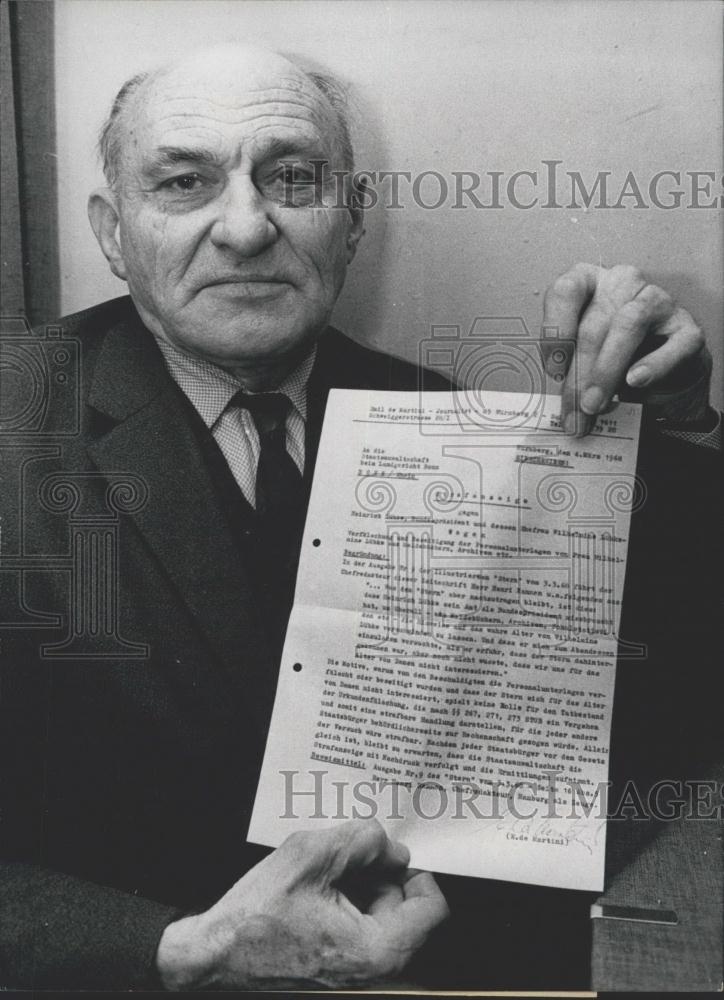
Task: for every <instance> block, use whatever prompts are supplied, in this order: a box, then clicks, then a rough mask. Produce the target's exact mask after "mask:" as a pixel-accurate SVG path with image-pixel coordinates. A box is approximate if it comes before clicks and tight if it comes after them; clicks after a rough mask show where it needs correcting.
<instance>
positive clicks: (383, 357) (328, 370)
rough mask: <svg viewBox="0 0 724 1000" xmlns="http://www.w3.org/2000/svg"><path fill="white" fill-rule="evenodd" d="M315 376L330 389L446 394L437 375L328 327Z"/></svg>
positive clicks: (446, 384)
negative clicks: (366, 345) (421, 391)
mask: <svg viewBox="0 0 724 1000" xmlns="http://www.w3.org/2000/svg"><path fill="white" fill-rule="evenodd" d="M317 358H318V368H319V375H320V376H321V377H322V379H323V380H324V382H326V383H327V384H328V385H329V387H330V388H335V389H388V390H408V391H409V390H423V389H424V390H438V391H445V390H447V391H450V389H451V388H452V386H451V384H450V382H448V380H447V379H446V378H445V377H444V376H443V375H440V374H438V373H437V372H433V371H431V370H430V369H428V368H422V367H421V366H419V365H416V364H413V363H412V362H410V361H405V360H404V359H403V358H398V357H395V356H394V355H392V354H385V353H383V352H381V351H375V350H372V349H371V348H369V347H363V346H362V344H358V343H357V342H356V341H354V340H351V339H350V338H349V337H347V336H346V335H345V334H343V333H341V332H340V331H339V330H336V329H335V328H334V327H329V328H328V330H327V331H326V332H325V334H324V335H323V337H322V338H321V340H320V342H319V351H318V355H317Z"/></svg>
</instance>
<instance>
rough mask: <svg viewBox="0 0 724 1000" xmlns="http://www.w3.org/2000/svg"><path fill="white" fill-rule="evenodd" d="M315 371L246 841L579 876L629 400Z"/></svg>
mask: <svg viewBox="0 0 724 1000" xmlns="http://www.w3.org/2000/svg"><path fill="white" fill-rule="evenodd" d="M559 409H560V399H559V398H558V397H555V396H532V397H529V396H524V395H519V394H514V393H496V392H482V393H480V392H477V393H475V394H471V393H467V392H464V391H460V392H455V393H447V392H442V393H441V392H428V393H421V394H415V393H405V392H367V391H362V390H354V391H352V390H334V391H333V392H332V393H331V394H330V397H329V401H328V404H327V411H326V416H325V422H324V430H323V434H322V439H321V443H320V450H319V455H318V458H317V465H316V470H315V476H314V484H313V488H312V495H311V501H310V507H309V513H308V516H307V523H306V528H305V533H304V540H303V544H302V554H301V560H300V566H299V573H298V577H297V587H296V594H295V604H294V610H293V612H292V615H291V619H290V623H289V628H288V631H287V636H286V643H285V647H284V654H283V657H282V664H281V671H280V676H279V684H278V688H277V695H276V701H275V705H274V712H273V717H272V720H271V728H270V732H269V737H268V741H267V746H266V752H265V756H264V763H263V767H262V772H261V776H260V781H259V787H258V790H257V796H256V802H255V806H254V811H253V816H252V821H251V825H250V829H249V840H251V841H254V842H256V843H261V844H266V845H269V846H278V845H279V844H280V843H281V842H282V841H283V840H284V839H285V837H286V836H287V835H288V834H290V833H292V832H293V831H295V830H297V829H315V828H321V827H323V826H329V825H330V824H332V823H337V822H340V821H342V820H345V819H350V818H353V817H363V818H366V817H368V816H372V815H374V816H376V818H377V819H379V820H380V822H381V823H382V824H383V825H384V827H385V828H386V829H387V831H388V833H389V834H390V835H391V836H393V837H396V838H398V839H400V840H402V841H403V842H404V843H406V844H407V845H408V847H409V848H410V851H411V864H412V866H413V867H416V868H423V869H429V870H432V871H437V872H449V873H452V874H458V875H469V876H479V877H484V878H494V879H504V880H510V881H515V882H528V883H533V884H538V885H549V886H560V887H563V888H577V889H586V890H591V891H598V890H601V889H602V888H603V866H604V850H605V818H604V817H605V806H606V798H605V782H606V780H607V776H608V752H609V732H610V721H611V705H612V700H613V688H614V676H615V664H616V650H617V634H618V628H619V621H620V611H621V598H622V593H623V583H624V573H625V567H626V551H627V545H628V533H629V522H630V513H631V509H632V506H633V505H635V504H637V503H640V502H642V500H643V496H642V494H641V490H640V486H639V483H638V482H637V480H636V479H635V468H636V453H637V448H638V435H639V423H640V407H638V406H637V405H635V404H629V403H621V404H619V406H618V407H617V409H616V410H615V411H614V412H612V413H611V414H608V415H605V416H601V417H599V418H598V420H597V422H596V426H595V428H594V430H593V432H592V433H591V434H589V435H588V436H587V437H585V438H583V439H579V440H576V439H572V438H570V437H567V436H565V435H564V434H563V433H562V431H561V428H560V424H559V420H558V413H559Z"/></svg>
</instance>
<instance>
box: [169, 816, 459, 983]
mask: <svg viewBox="0 0 724 1000" xmlns="http://www.w3.org/2000/svg"><path fill="white" fill-rule="evenodd" d="M408 861H409V852H408V850H407V848H406V847H404V846H403V845H402V844H400V843H398V842H396V841H392V840H389V838H388V837H387V835H386V834H385V832H384V830H383V829H382V827H381V826H380V824H379V823H378V822H377V821H376V820H366V821H362V820H352V821H350V822H348V823H344V824H341V825H339V826H335V827H332V828H329V829H326V830H323V831H320V832H316V831H315V832H314V833H311V832H305V833H295V834H292V835H291V836H290V837H288V838H287V839H286V840H285V841H284V843H283V844H282V845H281V847H279V848H278V849H277V850H276V851H274V852H273V854H270V855H269V857H267V858H265V859H264V861H262V862H261V863H260V864H258V865H256V866H255V867H254V868H252V869H251V870H250V871H249V872H247V874H246V875H244V877H243V878H241V879H240V880H239V881H238V882H237V883H236V885H234V886H233V888H232V889H231V890H230V891H229V892H227V893H226V895H225V896H223V897H222V898H221V899H220V900H219V901H218V903H215V904H214V906H212V907H211V908H210V909H209V910H207V911H206V912H204V913H200V914H198V915H196V916H190V917H184V918H183V919H182V920H179V921H177V922H175V923H173V924H170V925H169V926H168V927H167V928H166V930H165V931H164V934H163V936H162V938H161V942H160V944H159V947H158V952H157V955H156V966H157V969H158V973H159V975H160V978H161V982H162V983H163V985H164V986H165V987H166V988H167V989H170V990H193V989H204V988H211V989H253V988H256V989H263V988H267V989H273V988H285V987H286V988H290V987H293V986H306V987H310V986H325V987H330V986H361V985H364V984H368V983H374V982H375V980H377V981H379V980H381V979H385V978H389V977H391V976H394V975H396V974H398V973H399V972H401V971H402V969H403V968H404V967H405V965H406V964H407V962H408V961H409V959H410V958H411V957H412V955H413V954H414V952H416V951H417V949H418V948H419V947H420V946H421V945H422V944H423V942H424V941H425V939H426V938H427V936H428V934H429V933H430V932H431V931H432V930H433V928H434V927H435V926H436V925H437V924H439V923H440V922H441V921H442V920H444V919H445V918H446V916H447V914H448V909H447V904H446V903H445V900H444V898H443V895H442V893H441V892H440V890H439V889H438V887H437V884H436V883H435V880H434V878H433V877H432V875H430V874H429V873H428V872H417V871H413V870H411V869H408V868H407V864H408ZM353 899H354V900H355V902H353V901H352V900H353Z"/></svg>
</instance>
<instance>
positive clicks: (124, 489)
mask: <svg viewBox="0 0 724 1000" xmlns="http://www.w3.org/2000/svg"><path fill="white" fill-rule="evenodd" d="M62 328H63V331H64V333H63V336H64V338H65V341H66V343H65V345H64V344H63V343H62V341H57V340H54V339H53V338H52V336H51V338H50V339H46V340H44V341H37V342H36V341H33V342H31V344H30V346H29V347H26V351H25V357H26V360H27V357H30V358H31V362H32V359H33V358H35V362H36V365H35V368H33V366H32V364H30V369H29V370H31V374H33V373H35V375H36V377H37V378H40V377H41V376H42V377H43V378H45V379H46V380H47V385H46V386H45V390H44V391H45V395H46V396H47V399H46V402H45V404H44V408H43V406H41V408H40V409H38V408H37V407H36V409H35V410H33V409H32V407H31V408H30V409H27V408H26V409H24V406H25V405H26V404H22V403H18V404H17V405H15V406H14V407H13V405H11V407H10V410H9V412H10V413H11V414H15V413H18V414H20V415H21V417H20V418H18V420H16V421H14V422H13V420H11V421H10V423H9V425H8V427H9V432H8V433H7V434H6V435H5V441H6V444H8V445H9V447H8V448H7V449H6V458H5V471H4V489H5V495H6V498H8V499H9V500H10V501H11V503H10V504H9V507H10V508H11V510H10V513H9V516H6V523H5V528H4V556H5V564H4V571H3V572H2V573H1V574H0V579H1V581H2V585H3V593H4V606H3V614H2V619H0V620H1V621H2V622H3V623H4V624H5V626H6V627H5V628H4V629H3V679H2V685H3V686H2V711H3V721H2V729H1V730H0V737H1V739H2V747H1V754H0V759H2V761H3V769H4V770H5V772H6V773H5V775H4V779H3V781H4V785H3V787H4V791H3V797H4V807H3V829H2V857H3V858H4V863H3V865H2V868H1V872H0V874H1V878H2V883H1V885H2V905H3V914H2V918H1V919H0V924H1V926H2V931H0V968H1V969H2V975H1V976H0V982H2V984H3V985H5V986H25V987H39V988H42V987H46V988H47V987H71V988H80V987H83V988H88V987H93V986H100V987H105V988H119V989H126V988H134V987H143V986H147V985H149V984H152V982H153V979H152V976H150V973H149V970H151V969H152V965H153V957H154V954H155V950H156V947H157V943H158V940H159V937H160V935H161V933H162V931H163V929H164V927H165V926H166V925H167V923H168V922H169V921H171V920H172V919H174V918H175V917H176V916H178V915H180V914H181V913H183V912H189V911H192V910H200V909H202V908H205V907H207V906H208V905H210V904H211V903H212V902H213V901H215V900H216V899H217V898H218V897H219V896H220V895H221V894H222V893H223V892H224V891H226V890H227V889H228V888H229V887H230V885H231V884H232V883H233V882H234V881H235V880H236V879H238V878H239V877H240V876H241V875H242V874H243V873H244V872H245V871H246V870H248V868H249V867H251V866H252V865H253V864H255V863H256V862H257V861H258V860H260V858H261V857H262V856H263V855H264V854H265V853H266V850H265V849H262V848H259V847H256V846H254V845H251V844H248V843H246V833H247V827H248V822H249V816H250V811H251V806H252V803H253V798H254V793H255V789H256V783H257V778H258V774H259V769H260V764H261V755H262V752H263V748H264V741H265V735H266V730H267V726H268V720H269V716H270V712H271V705H272V700H273V693H274V687H275V681H276V670H277V658H278V655H279V649H280V645H281V638H282V637H283V628H284V621H283V617H284V616H283V614H281V616H280V617H278V618H277V619H276V620H275V619H274V612H273V608H274V607H275V606H276V607H281V608H284V607H285V606H286V605H285V602H286V601H287V600H288V595H289V587H290V583H289V580H288V579H286V580H284V579H282V577H283V575H284V574H283V573H282V574H281V575H280V584H279V587H280V593H279V595H278V597H279V601H277V602H275V600H274V597H275V595H274V593H272V594H269V593H267V594H266V595H265V596H263V595H260V586H259V571H260V565H261V562H260V560H263V552H262V553H260V552H259V550H258V540H256V539H255V537H254V530H253V517H252V516H251V511H250V510H248V509H246V505H245V504H244V502H243V500H242V499H241V497H240V494H237V495H235V496H234V497H233V499H232V493H233V491H234V486H233V483H232V482H231V481H230V478H229V476H230V474H229V473H228V470H227V469H226V467H225V464H224V463H223V460H222V459H221V457H220V452H219V451H218V448H217V447H216V445H215V443H214V442H213V439H212V437H211V435H210V434H209V433H208V431H206V429H205V428H204V427H203V425H202V424H201V422H200V420H199V419H198V417H197V415H196V414H195V411H193V408H192V407H191V406H190V404H189V403H188V401H187V400H186V398H185V397H184V396H183V394H182V393H181V392H180V390H179V389H178V388H177V386H176V385H175V383H174V382H173V380H172V379H171V378H170V377H169V375H168V373H167V372H166V369H165V367H164V364H163V361H162V358H161V355H160V353H159V351H158V348H157V347H156V345H155V342H154V341H153V338H152V337H151V335H150V334H149V332H148V331H147V330H146V329H145V328H144V327H143V325H142V323H141V322H140V319H139V318H138V315H137V313H136V311H135V309H134V308H133V306H132V304H131V302H130V300H129V299H128V298H122V299H117V300H114V301H112V302H108V303H105V304H103V305H101V306H98V307H95V308H93V309H90V310H88V311H86V312H83V313H80V314H77V315H75V316H72V317H70V318H68V319H66V320H65V321H62ZM76 344H77V345H78V346H77V350H78V352H79V366H78V369H77V381H74V379H75V377H76V376H75V369H74V367H73V366H74V358H75V354H74V352H75V350H76V347H75V345H76ZM59 345H60V348H59ZM58 349H60V350H61V354H60V355H58V354H57V351H58ZM63 350H65V351H66V353H65V354H63V353H62V352H63ZM21 353H22V352H21ZM68 357H69V360H68ZM11 368H12V366H11ZM61 370H62V372H64V373H65V375H66V378H65V380H63V379H60V380H59V379H58V378H57V375H58V374H59V372H61ZM38 371H40V373H41V375H37V372H38ZM15 374H16V375H17V372H16V373H15ZM426 379H427V381H426V385H427V387H429V388H444V387H445V385H446V383H445V382H444V381H443V380H442V379H440V378H436V377H435V376H430V375H427V376H426ZM8 381H9V384H10V387H11V390H12V389H13V388H15V389H18V390H19V391H21V392H23V393H24V394H25V396H26V397H27V383H26V382H23V377H21V376H20V375H17V378H15V381H13V372H12V371H11V375H10V378H9V380H8ZM417 385H418V372H417V370H416V369H415V368H414V367H413V366H411V365H408V364H406V363H404V362H401V361H398V360H396V359H392V358H390V357H387V356H384V355H381V354H377V353H374V352H372V351H369V350H367V349H364V348H362V347H360V346H359V345H357V344H355V343H353V342H352V341H350V340H348V339H347V338H345V337H343V336H342V334H340V333H339V332H337V331H334V330H329V331H328V332H327V333H326V334H325V335H324V337H323V338H322V340H321V342H320V345H319V351H318V357H317V361H316V363H315V367H314V371H313V373H312V376H311V379H310V384H309V412H308V421H307V456H308V460H307V478H308V479H309V478H310V477H311V473H312V471H313V466H314V457H315V453H316V447H317V443H318V439H319V432H320V429H321V422H322V418H323V413H324V406H325V400H326V396H327V392H328V390H329V388H330V387H332V386H336V387H341V388H373V389H392V388H394V389H410V390H413V389H416V388H417ZM68 386H70V389H68ZM76 402H77V409H74V406H75V403H76ZM26 403H27V399H26ZM36 411H37V412H36ZM23 414H25V416H23ZM28 414H30V415H29V416H28ZM23 421H24V422H23ZM709 461H710V460H709V456H708V455H706V454H702V453H697V450H696V449H691V448H690V447H680V446H677V445H676V444H674V443H671V442H668V443H662V442H661V441H659V440H657V439H656V435H655V434H653V433H652V434H650V435H648V438H647V440H646V442H645V454H644V456H643V461H642V465H641V468H640V471H641V469H642V470H643V473H642V474H643V475H644V476H645V477H648V478H647V485H648V487H649V500H648V501H647V504H648V506H647V509H645V510H644V512H642V516H639V515H637V518H638V521H637V522H636V524H635V529H634V539H633V540H632V548H631V566H630V572H629V581H630V585H629V586H628V590H627V599H626V600H627V603H626V605H625V606H626V612H625V618H624V626H623V631H624V634H626V633H627V632H628V635H629V636H630V638H631V639H632V640H633V641H643V642H647V643H648V648H649V653H648V656H647V660H646V661H645V662H644V663H643V664H642V663H639V664H633V665H632V666H631V667H630V670H629V668H628V667H626V666H624V668H623V673H624V675H625V676H623V677H622V678H620V682H619V693H618V695H617V697H618V701H619V704H618V706H617V709H616V713H617V714H616V724H617V727H618V729H619V730H620V732H621V734H622V735H621V738H620V739H619V741H618V747H619V749H620V755H621V756H620V759H619V760H618V762H617V761H614V769H615V768H616V767H619V766H620V767H621V768H622V771H623V774H624V775H628V774H629V772H630V771H631V770H632V768H633V766H634V764H633V761H632V755H633V758H635V767H636V768H637V769H638V772H639V773H642V772H643V773H648V771H651V770H652V769H653V772H655V773H657V774H658V773H659V771H660V769H661V766H662V760H663V761H667V760H669V759H670V760H672V761H675V762H676V766H677V767H680V766H681V764H682V759H683V750H684V748H685V749H686V751H687V752H689V751H692V750H693V752H694V755H695V757H696V755H697V754H698V755H699V756H703V757H704V758H707V757H708V756H709V755H710V750H709V747H708V743H707V738H705V737H708V734H709V733H710V731H711V726H710V719H709V718H707V711H708V709H709V708H710V706H711V699H709V701H708V702H706V703H704V704H700V703H698V702H697V698H694V699H693V701H692V699H691V698H690V695H692V694H693V693H695V692H697V691H698V690H701V687H700V686H699V688H697V687H696V684H699V683H700V679H701V683H704V684H705V683H708V682H707V680H706V679H707V677H708V676H709V672H710V669H711V667H712V664H711V657H712V655H713V654H712V650H713V648H714V646H713V640H712V633H711V627H712V626H711V620H712V619H711V616H710V615H709V610H710V605H711V601H712V594H711V581H710V580H708V579H707V575H706V556H707V551H708V547H709V540H708V535H707V533H708V531H709V525H710V524H711V510H712V506H711V498H710V496H709V495H708V493H707V489H705V488H703V487H702V485H701V484H702V483H706V482H709V481H710V479H711V476H710V469H709V468H708V466H707V462H709ZM647 463H648V464H647ZM224 477H226V479H225V478H224ZM682 486H683V489H682ZM74 560H75V565H76V572H78V567H80V571H81V572H83V566H85V565H88V566H90V565H95V566H98V565H101V564H102V565H104V566H105V576H104V577H103V578H102V579H101V580H100V582H99V580H97V579H89V580H86V584H87V586H86V587H85V591H84V592H87V593H93V594H96V595H97V597H96V598H94V601H95V603H92V604H88V605H87V606H86V607H85V608H84V609H83V613H82V615H81V616H80V618H82V620H80V618H78V615H76V619H77V620H75V621H74V620H70V618H69V614H68V612H69V608H70V607H71V606H72V602H71V595H70V588H71V587H72V586H73V585H74V584H73V576H72V572H71V565H72V564H73V561H74ZM293 562H294V560H293V559H292V565H291V567H290V574H291V579H292V580H293V569H294V566H293ZM267 589H268V588H267ZM683 621H685V622H686V623H687V626H688V630H687V629H684V628H682V627H681V623H682V622H683ZM8 626H9V627H8ZM99 653H100V654H102V655H99ZM684 672H685V676H686V680H685V682H684V678H683V674H684ZM694 682H696V684H695V683H694ZM672 692H673V693H674V694H675V697H674V698H673V702H672ZM697 697H698V695H697ZM704 700H705V701H706V699H704ZM692 705H694V706H697V708H696V711H698V713H699V715H698V722H697V725H696V726H694V727H692V726H690V725H687V724H685V723H687V721H688V720H687V719H686V713H687V712H689V711H691V710H692V708H691V706H692ZM692 733H694V735H693V736H692ZM616 745H617V743H616V741H614V746H616ZM662 754H663V757H662ZM667 766H668V765H667ZM672 766H673V764H672ZM667 776H668V775H667ZM613 842H614V843H615V837H614V841H613ZM633 849H634V851H635V850H637V848H636V847H634V848H633ZM624 853H625V852H624ZM629 853H630V852H629ZM625 863H626V858H623V860H620V859H619V860H617V859H616V858H613V860H612V865H613V866H614V869H615V867H616V865H617V864H618V865H623V864H625ZM442 882H443V885H444V888H445V891H446V893H448V895H449V897H450V899H451V901H452V903H453V909H454V911H455V919H453V921H451V923H450V924H449V925H448V927H447V928H445V929H442V930H441V931H440V932H439V933H438V935H437V936H436V938H437V940H436V942H435V941H433V942H432V944H431V947H430V949H429V950H428V952H427V954H426V955H424V956H422V958H421V959H420V961H419V962H418V965H417V971H416V973H415V974H416V975H419V977H420V981H422V982H428V983H432V984H434V983H435V981H436V979H437V981H438V982H439V983H440V984H443V985H449V986H452V985H460V986H468V987H477V988H483V987H489V986H496V985H497V986H501V985H502V986H505V985H508V986H525V985H528V986H531V987H534V986H536V985H539V986H540V985H541V984H543V985H548V986H549V987H550V986H579V987H580V986H586V985H587V982H586V979H587V975H588V965H589V942H588V934H589V931H588V920H587V907H588V903H589V902H590V899H588V898H587V897H582V896H581V894H577V893H563V892H554V891H551V890H534V889H531V888H530V887H519V886H507V885H503V884H499V883H481V882H476V881H471V880H465V879H443V880H442ZM551 914H553V917H554V921H555V920H557V921H558V933H557V934H556V935H554V937H551V936H550V934H549V933H548V929H547V928H548V927H549V926H550V925H551V924H552V923H553V922H554V921H551ZM562 937H563V938H565V940H564V941H563V942H562V941H561V938H562ZM554 939H555V940H556V941H557V942H558V944H557V952H556V955H555V961H554V962H553V968H556V969H558V973H557V978H556V979H555V981H554V980H553V979H552V978H551V977H552V976H553V975H554V973H553V972H552V968H551V962H550V948H551V947H552V946H553V941H554ZM553 947H555V946H553Z"/></svg>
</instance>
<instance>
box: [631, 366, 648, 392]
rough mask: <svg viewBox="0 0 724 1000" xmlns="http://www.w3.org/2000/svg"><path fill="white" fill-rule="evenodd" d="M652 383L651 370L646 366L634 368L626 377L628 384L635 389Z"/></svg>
mask: <svg viewBox="0 0 724 1000" xmlns="http://www.w3.org/2000/svg"><path fill="white" fill-rule="evenodd" d="M650 381H651V369H649V368H647V367H646V365H638V367H637V368H632V369H631V371H630V372H629V373H628V375H627V376H626V382H627V383H628V384H629V385H630V386H634V387H636V386H639V385H646V384H647V383H648V382H650Z"/></svg>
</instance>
